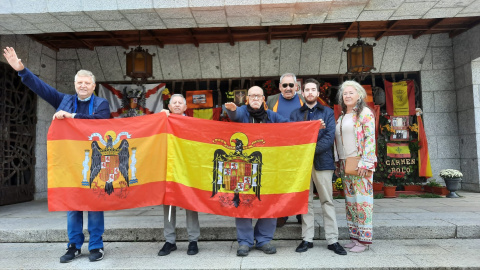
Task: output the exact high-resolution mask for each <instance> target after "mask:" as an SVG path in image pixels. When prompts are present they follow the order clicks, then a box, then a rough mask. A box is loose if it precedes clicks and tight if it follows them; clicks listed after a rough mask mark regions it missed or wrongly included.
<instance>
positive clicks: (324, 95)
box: [318, 81, 332, 104]
mask: <svg viewBox="0 0 480 270" xmlns="http://www.w3.org/2000/svg"><path fill="white" fill-rule="evenodd" d="M330 87H332V84H331V83H329V82H323V81H320V89H318V91H319V95H318V97H319V98H321V99H322V100H323V101H325V102H326V103H327V104H330V96H329V95H330V91H329V90H330Z"/></svg>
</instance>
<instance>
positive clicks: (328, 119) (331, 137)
mask: <svg viewBox="0 0 480 270" xmlns="http://www.w3.org/2000/svg"><path fill="white" fill-rule="evenodd" d="M309 113H310V111H309V108H308V106H307V105H306V104H304V105H303V106H302V107H301V108H298V109H296V110H294V111H293V112H292V114H290V121H292V122H298V121H308V114H309ZM318 119H323V121H324V122H325V127H326V128H325V129H321V130H320V131H319V132H318V137H317V145H316V146H315V156H314V158H313V165H314V166H315V170H317V171H321V170H335V164H334V159H333V149H332V148H333V142H334V141H335V116H334V114H333V110H332V109H330V108H328V107H325V106H323V105H321V104H320V103H317V105H315V106H314V107H313V108H312V113H311V114H310V120H318Z"/></svg>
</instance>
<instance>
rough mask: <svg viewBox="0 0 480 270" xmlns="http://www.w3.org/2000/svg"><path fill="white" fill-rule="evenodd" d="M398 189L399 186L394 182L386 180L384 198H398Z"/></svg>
mask: <svg viewBox="0 0 480 270" xmlns="http://www.w3.org/2000/svg"><path fill="white" fill-rule="evenodd" d="M396 189H397V186H394V184H393V183H390V182H386V183H385V184H384V185H383V195H384V198H396V197H397V193H396V191H395V190H396Z"/></svg>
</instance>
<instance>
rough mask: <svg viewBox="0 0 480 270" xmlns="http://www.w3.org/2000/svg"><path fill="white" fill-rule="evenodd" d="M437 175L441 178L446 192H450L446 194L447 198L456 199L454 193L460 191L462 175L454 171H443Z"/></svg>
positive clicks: (456, 196)
mask: <svg viewBox="0 0 480 270" xmlns="http://www.w3.org/2000/svg"><path fill="white" fill-rule="evenodd" d="M439 175H440V177H442V178H443V181H445V184H446V185H447V189H448V191H450V193H449V194H447V198H458V195H457V194H456V193H455V192H456V191H457V190H459V189H460V182H461V181H462V177H463V174H462V173H461V172H460V171H457V170H454V169H445V170H441V171H440V174H439Z"/></svg>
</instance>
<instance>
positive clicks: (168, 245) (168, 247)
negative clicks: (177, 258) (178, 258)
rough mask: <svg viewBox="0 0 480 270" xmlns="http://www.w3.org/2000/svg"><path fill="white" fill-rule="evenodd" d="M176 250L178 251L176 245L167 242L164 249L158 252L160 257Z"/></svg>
mask: <svg viewBox="0 0 480 270" xmlns="http://www.w3.org/2000/svg"><path fill="white" fill-rule="evenodd" d="M174 250H177V245H176V244H172V243H169V242H165V245H163V247H162V249H160V251H159V252H158V256H166V255H168V254H170V252H172V251H174Z"/></svg>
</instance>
